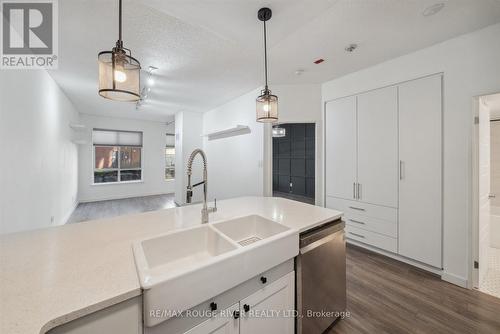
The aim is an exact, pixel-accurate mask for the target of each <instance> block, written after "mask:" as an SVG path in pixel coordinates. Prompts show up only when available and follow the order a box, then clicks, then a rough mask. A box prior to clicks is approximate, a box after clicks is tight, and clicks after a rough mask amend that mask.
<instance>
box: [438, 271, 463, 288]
mask: <svg viewBox="0 0 500 334" xmlns="http://www.w3.org/2000/svg"><path fill="white" fill-rule="evenodd" d="M441 279H442V280H443V281H446V282H448V283H451V284H455V285H458V286H460V287H462V288H466V289H467V279H466V278H465V277H461V276H457V275H454V274H451V273H449V272H446V271H443V274H442V275H441Z"/></svg>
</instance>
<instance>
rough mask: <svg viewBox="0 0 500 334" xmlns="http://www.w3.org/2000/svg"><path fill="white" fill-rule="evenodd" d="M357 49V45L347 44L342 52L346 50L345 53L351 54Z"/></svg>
mask: <svg viewBox="0 0 500 334" xmlns="http://www.w3.org/2000/svg"><path fill="white" fill-rule="evenodd" d="M357 48H358V44H349V45H348V46H346V47H345V49H344V50H346V51H347V52H353V51H354V50H356V49H357Z"/></svg>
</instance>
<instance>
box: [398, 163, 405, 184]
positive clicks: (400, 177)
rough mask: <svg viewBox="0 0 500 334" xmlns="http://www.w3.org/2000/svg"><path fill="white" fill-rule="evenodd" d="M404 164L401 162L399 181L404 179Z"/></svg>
mask: <svg viewBox="0 0 500 334" xmlns="http://www.w3.org/2000/svg"><path fill="white" fill-rule="evenodd" d="M404 166H405V165H404V162H403V160H399V179H400V180H402V179H404Z"/></svg>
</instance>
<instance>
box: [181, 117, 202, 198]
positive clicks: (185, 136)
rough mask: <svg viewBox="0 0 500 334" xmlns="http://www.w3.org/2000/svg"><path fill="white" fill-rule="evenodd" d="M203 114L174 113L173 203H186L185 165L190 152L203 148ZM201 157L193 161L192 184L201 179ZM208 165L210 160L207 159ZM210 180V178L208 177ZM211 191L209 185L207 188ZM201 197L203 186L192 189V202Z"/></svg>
mask: <svg viewBox="0 0 500 334" xmlns="http://www.w3.org/2000/svg"><path fill="white" fill-rule="evenodd" d="M202 123H203V116H202V114H201V113H194V112H189V111H182V112H178V113H177V114H176V115H175V203H177V205H184V204H185V203H186V187H187V174H186V167H187V163H188V159H189V156H190V155H191V152H193V151H194V150H195V149H197V148H200V149H203V140H202V137H201V135H202V130H203V126H202ZM202 166H203V164H202V159H201V157H200V156H197V157H196V158H195V160H194V163H193V169H192V171H193V174H192V178H191V181H192V184H195V183H198V182H200V181H202V180H203V179H202V175H203V174H202V170H203V169H202ZM209 166H210V161H209ZM209 181H210V178H209ZM208 190H209V192H210V191H211V189H210V187H209V188H208ZM202 199H203V186H198V187H196V188H195V189H193V198H192V202H193V203H195V202H199V201H201V200H202Z"/></svg>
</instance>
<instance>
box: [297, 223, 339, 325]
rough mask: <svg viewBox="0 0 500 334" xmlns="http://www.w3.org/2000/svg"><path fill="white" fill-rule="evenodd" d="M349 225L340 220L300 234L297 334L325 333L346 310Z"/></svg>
mask: <svg viewBox="0 0 500 334" xmlns="http://www.w3.org/2000/svg"><path fill="white" fill-rule="evenodd" d="M344 227H345V223H344V222H343V221H341V220H340V219H339V220H336V221H333V222H329V223H326V224H324V225H321V226H319V227H316V228H314V229H312V230H309V231H306V232H304V233H302V234H301V235H300V252H299V255H298V256H297V257H296V260H295V270H296V302H297V311H298V317H297V326H296V328H297V333H298V334H320V333H323V332H324V331H325V330H326V329H327V328H328V327H329V326H330V325H331V324H332V323H333V322H334V321H335V320H336V319H337V317H338V314H339V312H345V310H346V258H345V237H344Z"/></svg>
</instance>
